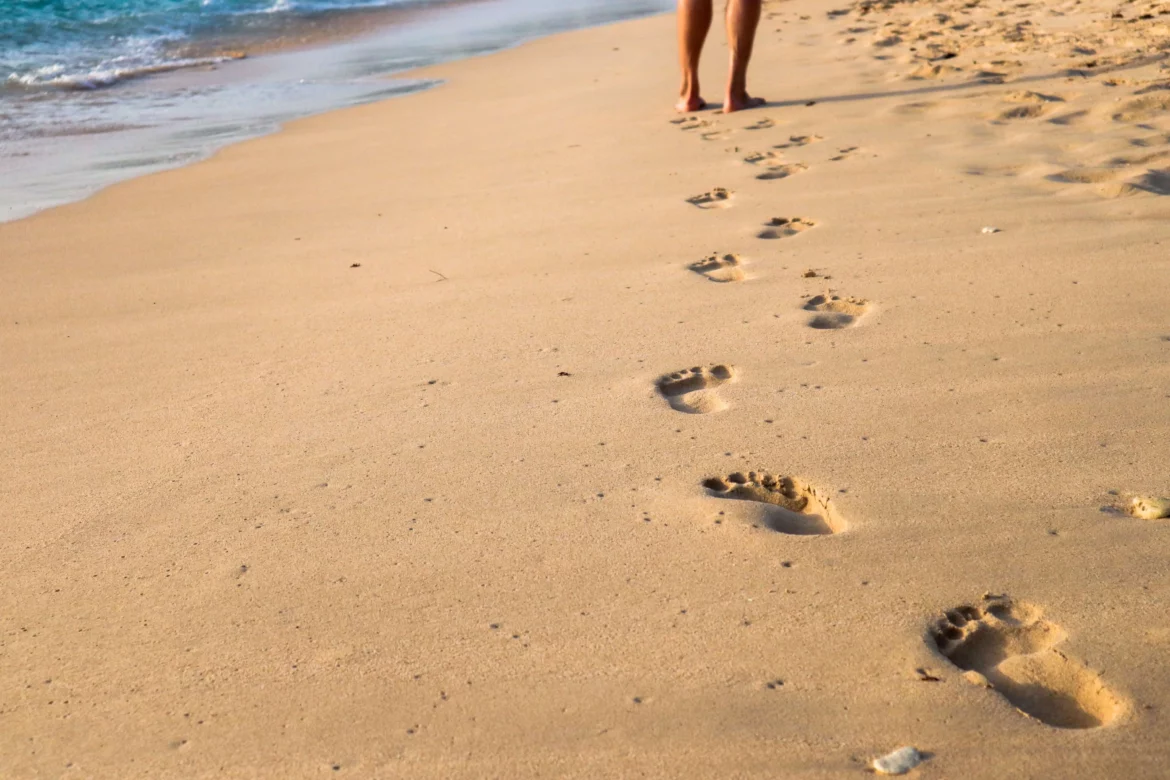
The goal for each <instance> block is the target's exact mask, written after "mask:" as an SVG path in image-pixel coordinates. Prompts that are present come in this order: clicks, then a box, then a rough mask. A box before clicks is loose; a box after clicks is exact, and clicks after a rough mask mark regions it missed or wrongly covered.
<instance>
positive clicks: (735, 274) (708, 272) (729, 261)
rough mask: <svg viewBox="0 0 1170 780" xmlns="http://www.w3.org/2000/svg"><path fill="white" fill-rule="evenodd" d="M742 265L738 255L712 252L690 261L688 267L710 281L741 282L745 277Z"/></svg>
mask: <svg viewBox="0 0 1170 780" xmlns="http://www.w3.org/2000/svg"><path fill="white" fill-rule="evenodd" d="M743 266H744V262H743V261H742V260H740V259H739V256H738V255H720V254H713V255H711V256H710V257H705V258H703V259H702V260H700V261H699V262H697V263H691V264H690V266H689V268H690V269H691V270H692V271H694V272H695V273H697V274H699V275H700V276H705V277H707V278H708V279H709V280H711V281H712V282H742V281H743V280H744V278H745V277H744V273H743Z"/></svg>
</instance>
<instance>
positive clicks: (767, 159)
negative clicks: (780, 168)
mask: <svg viewBox="0 0 1170 780" xmlns="http://www.w3.org/2000/svg"><path fill="white" fill-rule="evenodd" d="M743 161H744V162H745V163H747V164H748V165H765V166H773V165H783V164H784V156H783V155H780V154H776V153H775V152H753V153H752V154H749V155H748V156H747V157H745V158H743Z"/></svg>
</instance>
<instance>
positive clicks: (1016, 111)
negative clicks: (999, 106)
mask: <svg viewBox="0 0 1170 780" xmlns="http://www.w3.org/2000/svg"><path fill="white" fill-rule="evenodd" d="M1003 99H1004V102H1007V103H1018V104H1019V105H1017V106H1016V107H1015V108H1009V109H1007V110H1005V111H1002V112H1000V114H999V115H998V116H997V117H996V120H997V121H1001V122H1004V121H1011V120H1014V119H1035V118H1036V117H1038V116H1043V115H1044V114H1046V113H1048V107H1049V105H1051V104H1053V103H1063V102H1064V98H1062V97H1059V96H1057V95H1044V94H1041V93H1039V92H1009V93H1008V94H1006V95H1004V97H1003Z"/></svg>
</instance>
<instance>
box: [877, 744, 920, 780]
mask: <svg viewBox="0 0 1170 780" xmlns="http://www.w3.org/2000/svg"><path fill="white" fill-rule="evenodd" d="M922 761H923V758H922V754H921V753H919V752H918V751H917V750H916V749H915V748H912V747H900V748H898V749H897V750H895V751H894V752H893V753H890V754H889V755H888V756H882V757H881V758H875V759H874V760H873V771H875V772H877V773H878V774H879V775H904V774H906V773H907V772H909V771H910V770H911V769H913V768H914V767H916V766H918V765H919V764H921V763H922Z"/></svg>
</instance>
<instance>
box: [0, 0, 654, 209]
mask: <svg viewBox="0 0 1170 780" xmlns="http://www.w3.org/2000/svg"><path fill="white" fill-rule="evenodd" d="M672 6H673V0H0V221H4V220H10V219H15V218H19V217H21V216H25V215H28V214H31V213H34V212H35V211H38V210H40V209H43V208H47V207H50V206H53V205H57V204H60V203H65V202H69V201H72V200H77V199H80V198H82V197H85V196H86V195H88V194H90V193H92V192H94V191H96V190H97V189H100V188H101V187H103V186H107V185H108V184H111V183H113V182H116V181H120V180H122V179H126V178H129V177H132V176H135V175H140V174H142V173H147V172H152V171H155V170H160V169H163V168H168V167H175V166H177V165H182V164H185V163H188V162H190V161H193V160H197V159H200V158H202V157H205V156H207V155H208V154H210V153H212V152H213V151H214V150H215V149H217V148H220V147H222V146H224V145H226V144H229V143H232V142H234V141H237V140H241V139H243V138H248V137H253V136H256V135H261V134H264V133H267V132H272V131H273V130H275V129H277V128H278V127H279V126H280V125H281V124H282V123H283V122H286V121H288V120H290V119H293V118H296V117H301V116H306V115H309V114H313V113H317V112H321V111H326V110H329V109H333V108H339V107H342V106H347V105H355V104H358V103H363V102H369V101H372V100H378V99H383V98H386V97H392V96H395V95H401V94H407V93H410V92H413V91H417V90H419V89H425V88H427V87H429V86H432V84H429V83H426V82H419V81H417V80H411V79H403V78H390V77H391V76H393V74H396V73H401V72H402V71H405V70H408V69H410V68H414V67H420V66H425V65H430V64H434V63H437V62H443V61H448V60H452V59H459V58H462V57H467V56H473V55H478V54H483V53H488V52H491V51H496V50H499V49H503V48H507V47H509V46H513V45H515V44H517V43H520V42H522V41H524V40H528V39H531V38H534V37H539V36H542V35H547V34H550V33H555V32H560V31H564V30H570V29H575V28H579V27H585V26H590V25H596V24H602V23H605V22H609V21H614V20H618V19H624V18H632V17H636V16H643V15H647V14H652V13H659V12H662V11H665V10H668V9H669V8H671V7H672ZM306 44H308V45H307V46H306ZM245 53H246V54H247V55H248V56H247V58H246V59H241V55H243V54H245Z"/></svg>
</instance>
